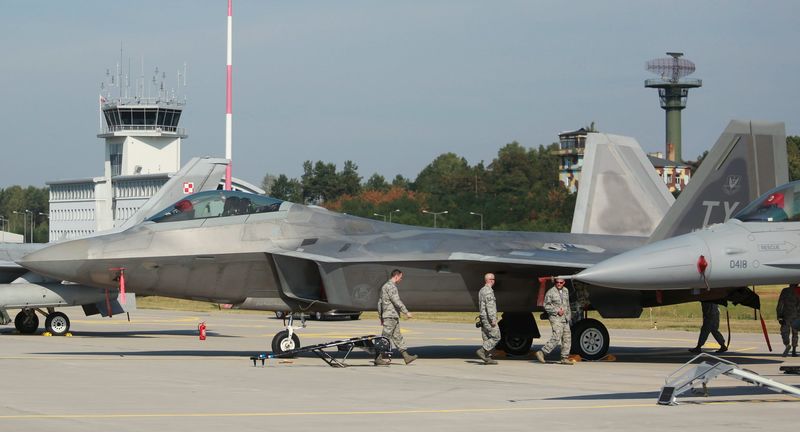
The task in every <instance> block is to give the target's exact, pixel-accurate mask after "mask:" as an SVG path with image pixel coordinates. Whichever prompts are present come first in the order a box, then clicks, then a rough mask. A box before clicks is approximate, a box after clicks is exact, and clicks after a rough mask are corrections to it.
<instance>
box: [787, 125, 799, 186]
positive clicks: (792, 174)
mask: <svg viewBox="0 0 800 432" xmlns="http://www.w3.org/2000/svg"><path fill="white" fill-rule="evenodd" d="M786 152H787V154H788V157H789V181H794V180H797V179H800V136H796V135H795V136H787V137H786Z"/></svg>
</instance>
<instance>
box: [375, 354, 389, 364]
mask: <svg viewBox="0 0 800 432" xmlns="http://www.w3.org/2000/svg"><path fill="white" fill-rule="evenodd" d="M391 363H392V360H390V359H387V358H383V356H382V355H380V354H379V355H377V356H375V366H388V365H389V364H391Z"/></svg>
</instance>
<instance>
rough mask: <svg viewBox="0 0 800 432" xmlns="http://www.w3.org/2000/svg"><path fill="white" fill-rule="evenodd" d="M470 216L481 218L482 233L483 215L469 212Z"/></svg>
mask: <svg viewBox="0 0 800 432" xmlns="http://www.w3.org/2000/svg"><path fill="white" fill-rule="evenodd" d="M469 214H471V215H473V216H480V217H481V231H483V213H476V212H469Z"/></svg>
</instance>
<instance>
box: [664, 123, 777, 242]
mask: <svg viewBox="0 0 800 432" xmlns="http://www.w3.org/2000/svg"><path fill="white" fill-rule="evenodd" d="M788 181H789V168H788V163H787V161H786V131H785V127H784V124H783V123H769V122H756V121H747V120H732V121H731V122H730V123H729V124H728V127H726V128H725V130H724V131H723V132H722V135H720V137H719V139H718V140H717V143H716V144H714V147H712V148H711V150H710V151H709V152H708V155H707V156H706V157H705V159H703V163H702V164H701V165H700V168H699V169H698V170H697V172H696V173H695V174H694V175H693V176H692V180H691V181H690V182H689V184H688V185H687V186H686V188H685V189H684V190H683V192H681V195H680V197H679V198H678V200H677V201H676V202H675V205H673V206H672V208H671V209H670V210H669V212H668V213H667V215H666V216H665V217H664V219H663V220H662V221H661V224H660V225H659V226H658V228H657V229H656V230H655V232H653V235H652V236H651V237H650V242H654V241H657V240H663V239H665V238H669V237H674V236H677V235H681V234H685V233H687V232H691V231H693V230H697V229H700V228H703V227H705V226H708V225H711V224H715V223H722V222H725V221H726V220H728V219H729V218H730V217H731V216H733V215H734V214H736V212H737V211H739V210H741V209H742V207H744V206H745V205H747V204H748V203H749V202H750V201H753V200H754V199H756V198H758V196H760V195H761V194H762V193H764V192H766V191H767V190H769V189H772V188H773V187H775V186H778V185H781V184H783V183H786V182H788Z"/></svg>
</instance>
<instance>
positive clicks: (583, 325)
mask: <svg viewBox="0 0 800 432" xmlns="http://www.w3.org/2000/svg"><path fill="white" fill-rule="evenodd" d="M609 346H611V339H610V338H609V336H608V330H607V329H606V326H605V325H603V323H601V322H600V321H598V320H596V319H593V318H587V319H584V320H580V321H578V323H577V324H575V325H574V326H572V354H578V355H580V356H581V358H583V359H585V360H600V359H601V358H603V357H605V356H606V354H607V353H608V348H609Z"/></svg>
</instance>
